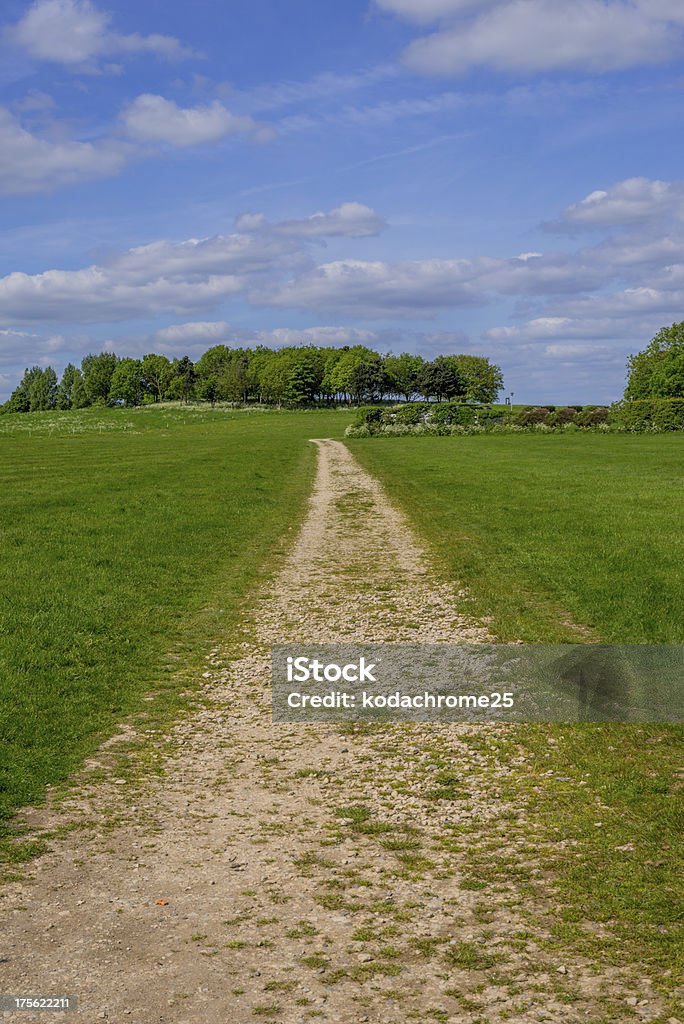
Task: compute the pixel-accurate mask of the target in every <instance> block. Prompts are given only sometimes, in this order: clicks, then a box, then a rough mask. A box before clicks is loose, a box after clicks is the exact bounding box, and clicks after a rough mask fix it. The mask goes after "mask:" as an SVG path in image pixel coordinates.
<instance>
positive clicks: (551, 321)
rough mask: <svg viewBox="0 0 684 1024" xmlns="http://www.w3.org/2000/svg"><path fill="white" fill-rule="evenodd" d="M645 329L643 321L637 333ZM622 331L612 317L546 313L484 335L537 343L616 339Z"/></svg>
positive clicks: (493, 329) (496, 328) (496, 338)
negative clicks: (552, 340)
mask: <svg viewBox="0 0 684 1024" xmlns="http://www.w3.org/2000/svg"><path fill="white" fill-rule="evenodd" d="M642 330H643V328H642V325H641V324H639V325H638V326H637V329H636V334H637V336H638V335H639V334H640V333H641V332H642ZM622 334H624V330H623V328H622V326H618V325H617V324H616V322H615V320H614V319H612V318H610V317H604V318H603V319H587V320H583V319H579V318H577V317H570V316H542V317H536V318H535V319H534V320H528V321H526V322H525V323H522V324H515V325H514V326H508V327H492V328H490V330H488V331H485V333H484V335H483V338H484V339H485V340H487V341H495V342H520V341H523V342H537V341H547V340H550V339H570V338H584V339H593V338H615V337H616V336H620V335H622Z"/></svg>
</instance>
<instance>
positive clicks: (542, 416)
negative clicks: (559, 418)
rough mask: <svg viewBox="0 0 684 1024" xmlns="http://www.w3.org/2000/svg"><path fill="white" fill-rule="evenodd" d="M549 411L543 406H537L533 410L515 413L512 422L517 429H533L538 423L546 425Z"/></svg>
mask: <svg viewBox="0 0 684 1024" xmlns="http://www.w3.org/2000/svg"><path fill="white" fill-rule="evenodd" d="M549 415H550V414H549V410H548V409H547V408H546V407H545V406H541V405H538V406H536V407H535V408H534V409H523V410H522V412H519V413H516V415H515V416H514V417H513V422H514V423H515V424H516V426H518V427H534V426H535V425H536V424H538V423H546V421H547V419H548V418H549Z"/></svg>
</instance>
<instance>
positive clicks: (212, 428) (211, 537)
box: [0, 407, 348, 859]
mask: <svg viewBox="0 0 684 1024" xmlns="http://www.w3.org/2000/svg"><path fill="white" fill-rule="evenodd" d="M347 421H348V416H345V415H344V414H337V413H326V412H313V413H304V414H301V413H299V414H293V413H276V412H268V413H245V412H239V411H226V410H217V411H215V412H211V411H209V410H208V409H202V410H198V409H194V408H188V409H181V408H176V409H173V408H168V407H162V408H158V409H154V408H150V409H143V410H137V411H128V410H99V411H98V410H87V411H85V412H82V413H65V414H58V413H55V414H33V415H25V416H8V417H3V418H0V543H1V546H2V547H1V549H2V559H1V560H0V731H1V733H2V737H3V743H2V750H1V753H0V829H2V827H3V825H2V823H3V822H4V823H5V827H6V825H7V821H8V819H9V817H10V815H11V814H12V812H13V811H14V810H15V809H16V808H17V807H19V806H22V805H25V804H28V803H33V802H34V801H36V800H39V799H40V797H41V795H42V793H43V791H44V787H45V785H46V784H52V783H58V782H60V781H61V780H63V779H65V778H66V777H67V776H68V774H69V773H70V772H72V771H73V770H74V769H75V768H77V767H78V766H79V765H80V764H81V763H82V761H83V758H84V757H85V756H86V755H87V754H89V753H90V752H92V751H93V750H94V749H95V748H96V747H97V744H98V743H99V741H101V740H102V739H103V738H104V737H106V736H107V735H109V734H111V732H112V731H113V730H114V729H115V727H116V724H117V723H118V722H120V721H122V720H124V719H125V718H126V716H128V715H129V714H130V713H131V712H133V711H135V710H136V709H139V708H140V707H142V706H144V707H145V708H148V709H149V708H151V707H152V706H153V705H150V704H148V703H146V704H144V705H143V703H142V700H143V696H144V695H145V694H147V693H149V692H150V691H153V692H155V693H156V694H157V696H158V698H159V700H160V701H161V702H164V701H165V702H166V705H167V707H168V708H169V709H171V710H173V706H174V702H177V701H178V700H179V689H180V685H181V681H180V680H179V678H178V671H179V668H186V667H187V666H188V664H190V663H191V662H192V660H193V659H195V662H198V661H199V659H200V658H201V657H202V656H203V655H204V653H206V651H207V649H208V647H209V646H210V645H211V644H213V643H214V642H215V641H216V640H217V639H218V638H220V637H230V635H231V633H232V632H234V630H235V629H236V627H237V623H238V618H239V614H240V611H241V608H242V603H243V600H244V598H245V596H246V594H247V592H248V591H249V589H250V588H251V587H252V586H254V585H255V584H257V583H258V582H259V581H260V579H261V578H262V576H263V575H264V574H265V573H267V572H268V571H269V569H270V568H272V567H273V557H274V552H275V551H276V550H277V546H278V543H279V541H281V540H282V539H283V538H285V537H287V536H288V535H289V536H291V534H288V531H289V530H291V529H294V528H295V527H296V525H297V521H298V517H299V516H300V515H301V514H302V512H303V509H304V507H305V501H306V498H307V496H308V493H309V490H310V487H311V482H312V479H313V474H314V469H315V450H314V447H313V445H310V444H308V443H307V439H308V438H310V437H316V436H320V435H324V436H326V435H331V434H332V435H333V436H334V435H335V434H337V435H339V434H340V433H342V432H343V430H344V426H345V425H346V422H347ZM154 706H155V707H156V705H154ZM10 852H11V853H12V855H13V857H14V859H16V858H17V850H16V849H15V850H14V851H10Z"/></svg>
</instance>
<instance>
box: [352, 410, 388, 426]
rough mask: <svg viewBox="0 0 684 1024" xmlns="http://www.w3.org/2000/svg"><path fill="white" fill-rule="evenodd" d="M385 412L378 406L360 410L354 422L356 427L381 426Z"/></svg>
mask: <svg viewBox="0 0 684 1024" xmlns="http://www.w3.org/2000/svg"><path fill="white" fill-rule="evenodd" d="M382 413H383V410H382V409H381V408H379V407H378V406H377V405H371V406H367V407H366V408H362V409H359V411H358V412H357V414H356V419H355V420H354V426H355V427H362V426H365V427H371V428H372V427H373V426H379V425H380V423H381V422H382Z"/></svg>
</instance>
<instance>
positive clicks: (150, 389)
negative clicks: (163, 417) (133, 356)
mask: <svg viewBox="0 0 684 1024" xmlns="http://www.w3.org/2000/svg"><path fill="white" fill-rule="evenodd" d="M142 372H143V381H144V385H145V390H146V392H147V393H148V394H150V395H152V398H153V399H154V401H155V402H161V400H162V398H164V396H165V394H166V389H167V388H168V386H169V384H170V383H171V378H172V377H173V369H172V366H171V362H170V360H169V359H167V358H166V356H160V355H157V354H156V353H155V352H149V353H148V354H147V355H146V356H143V359H142Z"/></svg>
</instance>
